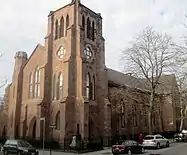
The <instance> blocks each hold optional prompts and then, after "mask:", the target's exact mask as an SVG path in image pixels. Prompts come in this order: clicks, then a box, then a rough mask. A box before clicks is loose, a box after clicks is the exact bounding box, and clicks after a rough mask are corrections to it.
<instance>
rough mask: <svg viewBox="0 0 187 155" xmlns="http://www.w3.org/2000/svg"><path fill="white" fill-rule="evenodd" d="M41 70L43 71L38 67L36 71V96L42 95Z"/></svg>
mask: <svg viewBox="0 0 187 155" xmlns="http://www.w3.org/2000/svg"><path fill="white" fill-rule="evenodd" d="M40 71H41V70H40V68H39V67H37V69H36V72H35V94H34V96H35V97H36V98H37V97H39V96H40V78H41V77H40V75H41V72H40Z"/></svg>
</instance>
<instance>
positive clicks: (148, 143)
mask: <svg viewBox="0 0 187 155" xmlns="http://www.w3.org/2000/svg"><path fill="white" fill-rule="evenodd" d="M143 146H144V147H145V148H151V147H153V148H157V149H160V147H169V140H168V139H166V138H164V137H163V136H161V135H147V136H145V137H144V139H143Z"/></svg>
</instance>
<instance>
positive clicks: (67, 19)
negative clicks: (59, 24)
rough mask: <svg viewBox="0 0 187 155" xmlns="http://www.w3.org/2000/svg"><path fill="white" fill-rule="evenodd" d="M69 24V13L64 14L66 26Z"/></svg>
mask: <svg viewBox="0 0 187 155" xmlns="http://www.w3.org/2000/svg"><path fill="white" fill-rule="evenodd" d="M68 26H69V15H67V16H66V28H68Z"/></svg>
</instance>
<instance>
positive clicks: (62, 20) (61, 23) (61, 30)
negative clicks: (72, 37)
mask: <svg viewBox="0 0 187 155" xmlns="http://www.w3.org/2000/svg"><path fill="white" fill-rule="evenodd" d="M60 37H64V18H63V16H62V17H61V19H60Z"/></svg>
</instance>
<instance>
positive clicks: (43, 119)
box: [40, 117, 45, 155]
mask: <svg viewBox="0 0 187 155" xmlns="http://www.w3.org/2000/svg"><path fill="white" fill-rule="evenodd" d="M40 121H43V155H45V153H44V151H45V117H42V118H40Z"/></svg>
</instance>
